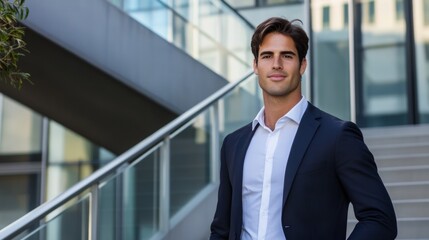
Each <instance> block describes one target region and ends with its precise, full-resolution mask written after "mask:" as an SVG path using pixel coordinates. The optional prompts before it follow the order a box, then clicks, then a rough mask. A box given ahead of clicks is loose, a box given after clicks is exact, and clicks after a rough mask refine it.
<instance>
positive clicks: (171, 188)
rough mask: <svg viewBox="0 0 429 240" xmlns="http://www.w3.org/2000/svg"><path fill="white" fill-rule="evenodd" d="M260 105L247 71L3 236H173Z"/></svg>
mask: <svg viewBox="0 0 429 240" xmlns="http://www.w3.org/2000/svg"><path fill="white" fill-rule="evenodd" d="M261 106H262V99H261V97H260V93H259V90H258V85H257V81H256V80H255V76H254V75H250V73H249V74H248V75H247V77H246V78H244V79H242V80H240V81H238V82H235V83H230V84H228V85H227V86H225V87H224V88H222V89H221V90H219V91H218V92H216V93H215V94H213V95H212V96H210V97H209V98H208V99H206V100H204V101H203V102H201V103H200V104H198V105H197V106H195V107H194V108H192V109H190V110H189V111H187V112H186V113H184V114H182V115H181V116H179V117H178V118H177V119H175V120H174V121H173V122H171V123H170V124H168V125H166V126H165V127H163V128H161V129H160V130H158V131H157V132H155V133H154V134H153V135H151V136H149V137H148V138H147V139H145V140H143V141H142V142H140V143H139V144H137V145H136V146H134V147H133V148H131V149H130V150H128V151H127V152H125V153H124V154H122V155H120V156H119V157H117V158H116V159H115V160H113V161H112V162H110V163H108V164H107V165H106V166H104V167H103V168H101V169H99V170H97V171H96V172H95V173H93V174H92V175H90V176H89V177H87V178H86V179H84V180H83V181H81V182H79V183H77V184H76V185H74V186H72V187H71V188H70V189H69V190H67V191H66V192H65V193H63V194H61V195H59V196H58V197H56V198H54V199H52V200H50V201H48V202H46V203H44V204H43V205H41V206H39V207H38V208H36V209H35V210H33V211H31V212H30V213H28V214H27V215H25V216H23V217H22V218H20V219H18V220H17V221H16V222H14V223H13V224H11V225H9V226H7V227H6V228H4V229H2V230H0V239H42V240H44V239H103V240H109V239H149V238H151V237H153V236H155V235H157V234H160V233H165V232H168V230H169V226H170V223H171V221H172V219H173V218H176V219H177V216H180V215H183V212H182V211H184V209H189V204H190V202H192V201H193V199H195V198H197V196H198V195H199V194H204V192H206V191H204V190H205V189H207V188H209V187H211V188H213V187H214V186H216V184H217V182H218V180H217V177H218V174H219V173H218V163H219V155H218V153H219V148H220V147H219V146H220V145H221V141H222V139H223V137H224V136H225V135H226V134H228V133H229V132H231V131H232V130H234V129H236V128H237V127H239V126H242V125H244V124H246V123H248V122H250V121H251V119H252V118H253V117H254V116H255V115H256V113H257V112H258V110H259V109H260V107H261ZM185 206H187V207H185Z"/></svg>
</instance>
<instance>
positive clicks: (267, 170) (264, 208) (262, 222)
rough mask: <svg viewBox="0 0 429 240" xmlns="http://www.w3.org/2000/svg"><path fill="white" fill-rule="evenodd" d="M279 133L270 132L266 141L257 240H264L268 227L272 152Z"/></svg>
mask: <svg viewBox="0 0 429 240" xmlns="http://www.w3.org/2000/svg"><path fill="white" fill-rule="evenodd" d="M278 135H279V132H278V131H274V132H270V133H269V134H268V137H267V141H266V146H265V147H266V155H265V159H264V161H265V164H264V165H265V166H264V178H263V183H262V196H261V207H260V210H259V227H258V240H265V236H266V232H267V226H268V213H269V212H268V209H269V206H270V195H271V176H272V171H273V159H274V152H275V148H276V145H277V139H278Z"/></svg>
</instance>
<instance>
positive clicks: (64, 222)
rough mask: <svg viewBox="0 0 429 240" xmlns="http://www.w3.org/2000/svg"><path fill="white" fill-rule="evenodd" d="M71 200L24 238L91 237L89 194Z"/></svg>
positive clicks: (73, 238) (82, 238) (44, 239)
mask: <svg viewBox="0 0 429 240" xmlns="http://www.w3.org/2000/svg"><path fill="white" fill-rule="evenodd" d="M74 201H75V200H72V201H70V203H68V204H66V205H69V206H66V205H64V206H63V207H62V208H63V209H64V210H63V212H61V213H59V214H58V215H57V216H55V217H54V218H52V219H50V220H49V221H47V222H46V223H45V224H43V225H41V226H40V227H39V228H37V229H35V230H33V231H32V232H31V233H29V234H28V235H27V234H26V236H25V237H20V238H19V239H22V240H57V239H61V240H75V239H80V240H86V239H89V228H88V227H89V195H87V196H85V197H83V198H82V199H80V200H78V201H77V202H76V201H75V202H74ZM57 211H59V210H57ZM15 239H16V238H15Z"/></svg>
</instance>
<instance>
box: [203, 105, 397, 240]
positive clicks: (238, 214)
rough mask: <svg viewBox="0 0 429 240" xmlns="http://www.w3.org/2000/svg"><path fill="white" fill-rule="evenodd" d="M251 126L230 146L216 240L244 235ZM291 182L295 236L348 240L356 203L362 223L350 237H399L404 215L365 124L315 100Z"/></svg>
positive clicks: (287, 207)
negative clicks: (385, 182)
mask: <svg viewBox="0 0 429 240" xmlns="http://www.w3.org/2000/svg"><path fill="white" fill-rule="evenodd" d="M253 134H254V131H252V127H251V124H248V125H246V126H244V127H243V128H241V129H238V130H237V131H235V132H233V133H231V134H230V135H228V136H227V137H226V138H225V140H224V142H223V145H222V150H221V169H220V186H219V193H218V204H217V209H216V213H215V216H214V219H213V222H212V224H211V236H210V239H211V240H215V239H240V235H241V228H242V211H243V209H242V183H243V163H244V158H245V155H246V151H247V148H248V146H249V144H250V141H251V139H252V137H253ZM285 171H286V174H285V179H284V191H283V199H279V201H283V212H282V219H281V221H282V226H283V232H284V234H285V236H286V239H287V240H310V239H318V240H320V239H322V240H323V239H327V240H335V239H342V240H343V239H345V238H346V225H347V212H348V206H349V203H350V202H351V203H352V204H353V209H354V213H355V216H356V218H357V220H358V221H359V222H358V223H357V225H356V226H355V228H354V230H353V232H352V234H351V235H350V237H349V239H365V240H368V239H371V240H372V239H374V240H382V239H394V238H395V237H396V234H397V227H396V217H395V212H394V210H393V206H392V202H391V199H390V197H389V195H388V193H387V191H386V188H385V187H384V185H383V183H382V181H381V179H380V177H379V175H378V173H377V167H376V164H375V162H374V158H373V156H372V154H371V152H370V151H369V150H368V148H367V146H366V145H365V143H364V141H363V137H362V133H361V131H360V130H359V128H358V127H357V126H356V125H355V124H354V123H351V122H346V121H342V120H340V119H338V118H335V117H333V116H331V115H329V114H327V113H325V112H323V111H321V110H319V109H318V108H316V107H314V106H313V105H311V104H309V105H308V108H307V110H306V112H305V113H304V116H303V118H302V120H301V123H300V125H299V127H298V131H297V133H296V136H295V139H294V142H293V145H292V149H291V152H290V155H289V160H288V164H287V167H286V170H285Z"/></svg>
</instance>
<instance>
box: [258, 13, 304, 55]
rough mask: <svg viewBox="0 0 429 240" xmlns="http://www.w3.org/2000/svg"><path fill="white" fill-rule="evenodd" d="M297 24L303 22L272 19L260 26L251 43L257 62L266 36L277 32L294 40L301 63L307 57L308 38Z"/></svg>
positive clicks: (278, 18)
mask: <svg viewBox="0 0 429 240" xmlns="http://www.w3.org/2000/svg"><path fill="white" fill-rule="evenodd" d="M296 22H299V23H301V24H302V21H301V20H299V19H294V20H292V21H289V20H287V19H285V18H280V17H272V18H269V19H267V20H265V21H264V22H262V23H261V24H259V25H258V27H256V30H255V32H254V33H253V36H252V41H251V43H250V47H251V48H252V53H253V56H254V57H255V61H256V62H257V61H258V54H259V46H261V44H262V41H263V40H264V38H265V36H267V34H269V33H273V32H275V33H280V34H283V35H285V36H289V37H291V38H292V39H293V41H294V43H295V47H296V49H297V50H298V58H299V62H300V63H301V62H302V60H303V59H304V58H305V56H306V55H307V50H308V36H307V34H306V33H305V31H304V30H303V29H302V28H301V27H300V26H298V25H297V24H295V23H296Z"/></svg>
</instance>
